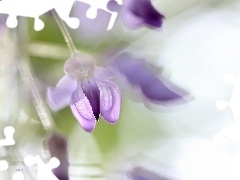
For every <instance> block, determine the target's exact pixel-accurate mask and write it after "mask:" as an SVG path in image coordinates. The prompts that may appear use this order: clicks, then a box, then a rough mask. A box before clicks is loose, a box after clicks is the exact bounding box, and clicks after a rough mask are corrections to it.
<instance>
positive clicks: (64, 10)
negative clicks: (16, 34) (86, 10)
mask: <svg viewBox="0 0 240 180" xmlns="http://www.w3.org/2000/svg"><path fill="white" fill-rule="evenodd" d="M73 4H74V1H69V0H63V1H61V3H59V1H58V0H50V1H49V0H21V1H19V0H2V1H0V13H1V14H8V15H9V16H8V19H7V22H6V25H7V26H8V27H9V28H15V27H17V25H18V20H17V16H24V17H31V18H34V29H35V30H36V31H40V30H42V29H43V28H44V22H43V21H42V20H40V19H39V17H40V16H41V15H43V14H45V13H46V12H48V11H50V10H52V9H55V10H56V11H57V13H58V14H59V16H60V17H61V18H62V20H64V21H65V22H66V23H67V25H68V26H69V27H71V28H77V27H78V25H79V20H78V19H77V18H73V17H69V14H70V11H71V9H72V6H73ZM69 7H70V8H69Z"/></svg>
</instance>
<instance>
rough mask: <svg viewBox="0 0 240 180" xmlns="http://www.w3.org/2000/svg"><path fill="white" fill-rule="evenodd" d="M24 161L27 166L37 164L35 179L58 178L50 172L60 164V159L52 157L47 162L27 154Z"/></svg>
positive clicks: (49, 179)
mask: <svg viewBox="0 0 240 180" xmlns="http://www.w3.org/2000/svg"><path fill="white" fill-rule="evenodd" d="M24 163H25V164H26V165H27V166H32V165H34V164H36V165H37V169H38V170H37V171H38V172H37V180H46V179H47V180H58V178H57V177H56V176H55V175H54V174H53V173H52V169H55V168H57V167H58V166H59V165H60V161H59V160H58V159H57V158H55V157H52V158H51V159H50V160H49V162H48V163H47V164H45V163H44V162H43V160H42V159H41V158H40V157H39V156H38V155H37V156H31V155H27V156H26V157H25V158H24Z"/></svg>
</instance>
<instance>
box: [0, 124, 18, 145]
mask: <svg viewBox="0 0 240 180" xmlns="http://www.w3.org/2000/svg"><path fill="white" fill-rule="evenodd" d="M3 132H4V135H5V139H1V140H0V146H11V145H14V144H15V140H14V139H13V134H14V132H15V129H14V127H12V126H7V127H5V128H4V130H3Z"/></svg>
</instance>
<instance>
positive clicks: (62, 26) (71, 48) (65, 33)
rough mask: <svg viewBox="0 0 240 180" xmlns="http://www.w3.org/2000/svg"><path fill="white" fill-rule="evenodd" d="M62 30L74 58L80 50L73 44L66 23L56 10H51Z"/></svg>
mask: <svg viewBox="0 0 240 180" xmlns="http://www.w3.org/2000/svg"><path fill="white" fill-rule="evenodd" d="M51 12H52V14H53V16H54V18H55V20H56V22H57V24H58V26H59V28H60V30H61V31H62V34H63V37H64V39H65V42H66V43H67V46H68V48H69V50H70V51H71V54H72V56H74V55H76V54H77V52H78V50H77V48H76V46H75V45H74V43H73V40H72V38H71V36H70V34H69V32H68V30H67V27H66V25H65V24H64V22H63V21H62V19H61V18H60V17H59V15H58V13H57V12H56V10H55V9H53V10H51Z"/></svg>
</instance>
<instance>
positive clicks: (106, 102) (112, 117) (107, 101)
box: [98, 81, 121, 123]
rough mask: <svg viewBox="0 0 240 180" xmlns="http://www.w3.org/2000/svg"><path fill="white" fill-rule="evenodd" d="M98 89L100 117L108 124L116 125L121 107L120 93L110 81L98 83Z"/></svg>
mask: <svg viewBox="0 0 240 180" xmlns="http://www.w3.org/2000/svg"><path fill="white" fill-rule="evenodd" d="M98 86H99V89H100V100H101V101H100V111H101V116H102V117H103V118H104V119H105V120H106V121H107V122H109V123H116V122H117V120H118V118H119V113H120V107H121V93H120V90H119V89H118V87H117V85H115V84H114V83H112V82H110V81H104V82H98Z"/></svg>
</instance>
